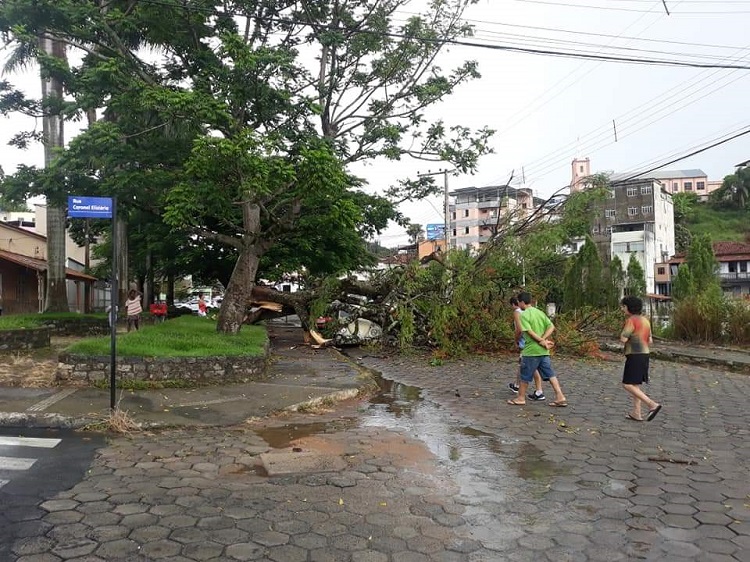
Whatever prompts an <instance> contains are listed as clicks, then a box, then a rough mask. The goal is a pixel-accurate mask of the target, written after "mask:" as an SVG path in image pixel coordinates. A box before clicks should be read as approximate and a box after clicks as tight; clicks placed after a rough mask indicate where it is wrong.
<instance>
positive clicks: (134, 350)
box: [67, 316, 268, 357]
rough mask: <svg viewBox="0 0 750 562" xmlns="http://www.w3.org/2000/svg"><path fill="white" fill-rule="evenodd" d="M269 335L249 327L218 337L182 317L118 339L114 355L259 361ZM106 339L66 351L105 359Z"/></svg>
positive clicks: (202, 322)
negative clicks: (241, 357)
mask: <svg viewBox="0 0 750 562" xmlns="http://www.w3.org/2000/svg"><path fill="white" fill-rule="evenodd" d="M267 343H268V333H267V331H266V329H265V327H263V326H248V327H247V328H246V329H245V330H242V332H241V333H239V334H232V335H226V334H220V333H217V331H216V324H215V323H214V322H212V321H211V320H209V319H207V318H200V317H196V316H181V317H179V318H174V319H172V320H168V321H166V322H164V323H162V324H154V325H150V326H149V325H145V326H143V327H142V328H141V329H140V330H138V331H135V332H129V333H127V334H122V335H120V336H118V339H117V353H118V355H121V356H123V357H129V356H133V357H221V356H248V357H258V356H261V355H263V353H265V348H266V345H267ZM109 345H110V340H109V338H108V337H99V338H88V339H85V340H82V341H80V342H78V343H75V344H73V345H72V346H70V347H69V348H68V349H67V351H68V352H70V353H75V354H81V355H107V354H108V353H109Z"/></svg>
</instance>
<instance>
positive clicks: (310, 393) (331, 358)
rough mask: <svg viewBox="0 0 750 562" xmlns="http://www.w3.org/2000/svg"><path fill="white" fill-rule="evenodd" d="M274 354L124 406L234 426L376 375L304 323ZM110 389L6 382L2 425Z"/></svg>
mask: <svg viewBox="0 0 750 562" xmlns="http://www.w3.org/2000/svg"><path fill="white" fill-rule="evenodd" d="M269 330H270V335H271V342H272V359H271V362H270V365H269V370H268V376H267V378H266V380H264V381H262V382H250V383H245V384H229V385H218V386H206V387H200V388H191V389H156V390H137V391H118V394H117V400H118V405H119V408H120V409H121V410H124V411H126V412H127V413H128V414H129V416H131V417H132V418H133V419H134V420H135V421H136V422H138V423H140V424H141V425H142V426H143V427H146V428H149V427H151V428H153V427H180V426H199V427H200V426H203V427H205V426H229V425H234V424H238V423H241V422H243V421H244V420H247V419H251V418H262V417H265V416H268V415H269V414H271V413H273V412H278V411H281V410H295V409H298V408H300V407H302V408H304V407H306V406H312V405H314V404H315V403H316V402H320V401H324V400H331V399H334V400H342V399H346V398H350V397H352V396H355V395H356V394H357V393H358V392H359V391H360V389H362V388H364V387H365V386H367V385H368V384H372V379H371V378H370V377H369V376H368V375H366V374H363V373H364V372H363V371H362V370H361V369H360V368H359V367H358V366H357V365H355V363H354V362H353V361H350V360H348V359H347V358H346V357H344V356H343V355H342V354H341V353H339V352H338V351H336V350H335V349H313V348H311V347H309V346H307V345H304V344H303V343H302V334H301V331H300V328H299V327H298V326H295V325H285V324H272V325H271V326H270V327H269ZM600 345H601V349H602V350H603V351H605V352H609V353H613V354H618V353H620V352H621V350H622V344H620V343H619V342H616V341H615V340H612V341H603V342H602V343H601V344H600ZM652 356H653V358H654V359H661V360H666V361H671V362H677V363H687V364H690V365H693V366H704V367H708V368H718V369H721V370H728V371H738V372H743V373H750V352H748V351H743V350H737V349H727V348H718V347H716V348H708V347H698V346H689V345H683V344H678V343H673V342H669V344H666V343H665V342H657V343H656V345H654V348H653V349H652ZM109 402H110V394H109V390H108V389H97V388H91V387H71V386H56V387H42V388H24V387H2V389H1V390H0V427H36V428H80V427H85V426H87V425H91V424H94V423H96V422H99V421H101V420H102V419H104V418H105V417H106V416H107V414H108V412H109Z"/></svg>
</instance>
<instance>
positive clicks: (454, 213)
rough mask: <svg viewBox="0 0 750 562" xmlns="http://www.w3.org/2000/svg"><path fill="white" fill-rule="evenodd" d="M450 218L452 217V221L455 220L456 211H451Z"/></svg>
mask: <svg viewBox="0 0 750 562" xmlns="http://www.w3.org/2000/svg"><path fill="white" fill-rule="evenodd" d="M452 217H453V220H456V211H453V215H452Z"/></svg>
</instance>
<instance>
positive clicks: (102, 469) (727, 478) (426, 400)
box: [13, 356, 750, 562]
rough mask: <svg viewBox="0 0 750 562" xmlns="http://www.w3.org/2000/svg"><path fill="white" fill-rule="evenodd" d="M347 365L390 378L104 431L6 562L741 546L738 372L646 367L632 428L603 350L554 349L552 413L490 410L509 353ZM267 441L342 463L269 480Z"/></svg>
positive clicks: (746, 445)
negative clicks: (564, 354)
mask: <svg viewBox="0 0 750 562" xmlns="http://www.w3.org/2000/svg"><path fill="white" fill-rule="evenodd" d="M358 360H359V361H360V363H361V364H363V365H366V366H368V367H372V368H375V369H377V370H379V371H381V372H383V374H384V376H385V377H386V378H388V379H392V380H394V381H397V383H398V384H394V385H389V386H386V390H385V392H384V393H383V394H382V395H380V396H377V397H375V398H373V399H372V400H371V401H369V402H359V403H353V402H350V403H343V404H340V405H338V406H337V407H336V408H335V410H334V411H330V412H325V413H319V414H307V415H302V414H292V415H290V416H288V417H283V418H277V419H271V420H264V421H260V422H258V421H255V422H252V423H248V424H246V425H243V426H241V427H234V428H231V429H206V428H201V429H196V430H187V429H183V430H179V431H160V432H156V433H153V434H139V435H134V436H132V437H130V438H124V437H123V438H116V439H113V440H112V441H111V444H110V446H108V447H107V448H105V449H103V450H102V451H101V452H100V455H99V457H98V458H97V460H96V462H95V464H94V466H93V467H92V468H91V470H90V472H89V474H88V475H87V477H86V478H85V480H84V481H82V482H81V483H79V484H78V485H76V486H75V487H74V488H73V489H71V490H69V491H67V492H65V493H63V494H60V495H59V496H57V497H55V498H50V499H49V500H48V501H47V502H46V503H44V504H42V505H41V508H40V511H39V516H38V518H37V519H33V520H26V521H19V522H17V523H16V524H15V525H16V531H17V533H18V534H19V535H20V537H21V538H20V539H19V540H18V541H17V542H16V543H15V544H14V546H13V552H14V553H15V555H16V557H17V561H18V562H32V561H33V562H42V561H44V562H46V561H57V560H73V561H75V562H99V561H133V562H136V561H137V562H145V561H151V560H167V561H170V562H177V561H180V562H185V561H199V560H228V561H230V560H265V561H269V560H273V561H277V562H295V561H300V562H323V561H339V560H341V561H352V562H412V561H415V562H418V561H425V562H431V561H435V562H438V561H446V562H447V561H454V560H455V561H466V562H478V561H483V562H484V561H488V562H489V561H504V560H509V561H522V560H529V561H531V560H535V561H537V560H549V561H551V562H552V561H560V560H570V561H579V560H580V561H588V560H591V561H596V560H606V561H618V560H660V561H669V560H675V561H677V560H681V561H682V560H700V561H704V560H705V561H711V562H713V561H716V562H722V561H725V560H726V561H729V560H731V561H735V562H736V561H750V507H749V506H750V498H749V497H748V494H750V487H749V486H748V476H747V475H748V469H749V468H750V439H748V434H749V432H750V426H749V425H748V422H749V421H750V411H749V409H748V408H747V406H746V403H745V400H746V397H747V396H748V391H749V390H750V388H749V387H750V378H748V377H747V376H746V375H739V374H729V373H720V372H712V371H709V370H706V369H703V368H691V367H689V366H686V365H677V364H668V363H661V362H656V364H655V365H654V369H653V377H652V380H653V382H652V384H651V385H650V388H649V389H648V391H649V392H650V393H652V394H653V396H654V397H655V398H656V399H657V400H660V401H661V402H662V403H663V404H664V409H663V410H662V412H661V413H660V414H659V416H658V417H657V418H656V419H655V420H654V421H653V422H651V423H645V422H644V423H637V422H632V421H628V420H626V419H625V418H624V415H625V413H626V412H627V401H626V398H625V396H624V393H623V391H622V390H620V385H619V377H620V375H619V373H620V369H621V364H620V363H619V362H616V363H615V362H611V363H610V362H600V363H585V362H580V361H563V360H559V359H555V360H554V363H555V366H556V367H557V370H558V372H559V374H560V376H561V379H560V380H561V382H562V384H563V387H564V389H565V391H566V393H567V394H568V399H569V402H570V407H568V408H564V409H563V408H550V407H549V406H548V405H547V404H546V403H530V404H529V405H528V406H526V407H513V406H508V405H506V404H505V399H506V398H508V397H509V393H508V391H507V389H506V388H505V385H506V383H507V382H508V381H509V380H511V378H512V377H513V374H514V370H515V362H514V361H513V360H511V359H499V360H495V361H491V360H483V359H472V360H467V361H456V362H446V363H445V364H443V365H441V366H431V365H430V364H429V362H428V360H427V359H426V358H420V357H412V358H402V359H396V360H393V359H385V358H379V357H376V356H360V357H359V358H358ZM405 385H408V386H405ZM415 387H418V388H415ZM419 389H422V391H421V392H420V391H419ZM272 445H273V446H274V447H277V448H282V450H284V451H292V449H291V447H292V446H294V447H298V448H299V449H301V450H302V451H303V452H314V453H318V454H322V455H325V457H327V458H336V459H343V461H344V464H345V468H344V469H343V470H340V471H336V472H328V473H321V472H309V473H302V474H297V475H282V476H275V477H272V478H269V477H266V476H264V475H263V471H262V469H261V468H260V466H261V460H262V457H261V454H263V453H267V452H268V451H269V449H270V447H271V446H272ZM289 454H292V453H289Z"/></svg>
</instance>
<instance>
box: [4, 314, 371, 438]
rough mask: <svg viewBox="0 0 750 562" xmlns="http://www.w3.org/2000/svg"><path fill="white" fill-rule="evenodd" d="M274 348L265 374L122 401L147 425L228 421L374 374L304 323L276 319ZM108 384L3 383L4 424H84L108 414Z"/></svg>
mask: <svg viewBox="0 0 750 562" xmlns="http://www.w3.org/2000/svg"><path fill="white" fill-rule="evenodd" d="M269 330H270V335H271V341H272V351H271V353H272V356H271V361H270V364H269V368H268V376H267V378H266V379H265V380H263V381H262V382H250V383H245V384H229V385H220V386H206V387H200V388H190V389H155V390H137V391H119V390H118V393H117V400H118V405H119V408H120V409H121V410H124V411H126V412H128V414H129V415H130V416H131V417H132V418H133V419H134V420H135V421H136V422H138V423H140V424H142V425H143V426H144V427H170V426H228V425H234V424H237V423H241V422H242V421H244V420H246V419H249V418H260V417H264V416H267V415H269V414H271V413H273V412H276V411H280V410H294V409H297V408H300V407H304V406H311V405H314V404H315V403H316V401H317V402H320V401H323V400H326V399H336V400H340V399H344V398H349V397H352V396H355V395H356V394H357V393H358V392H359V390H360V388H362V387H364V386H365V385H367V384H368V383H371V379H370V378H369V377H368V376H366V375H362V371H361V370H360V369H358V368H357V367H356V366H355V365H353V364H352V363H350V362H349V361H347V360H346V358H344V357H343V356H342V355H341V354H340V353H339V352H337V351H336V350H334V349H318V350H316V349H312V348H311V347H309V346H306V345H304V344H303V343H302V333H301V331H300V329H299V328H298V327H295V326H284V325H274V326H271V327H270V329H269ZM109 404H110V392H109V389H98V388H91V387H71V386H56V387H44V388H23V387H3V388H2V389H1V390H0V427H37V428H80V427H84V426H86V425H90V424H92V423H96V422H97V421H101V420H102V419H103V418H105V417H106V416H107V414H108V412H109Z"/></svg>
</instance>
